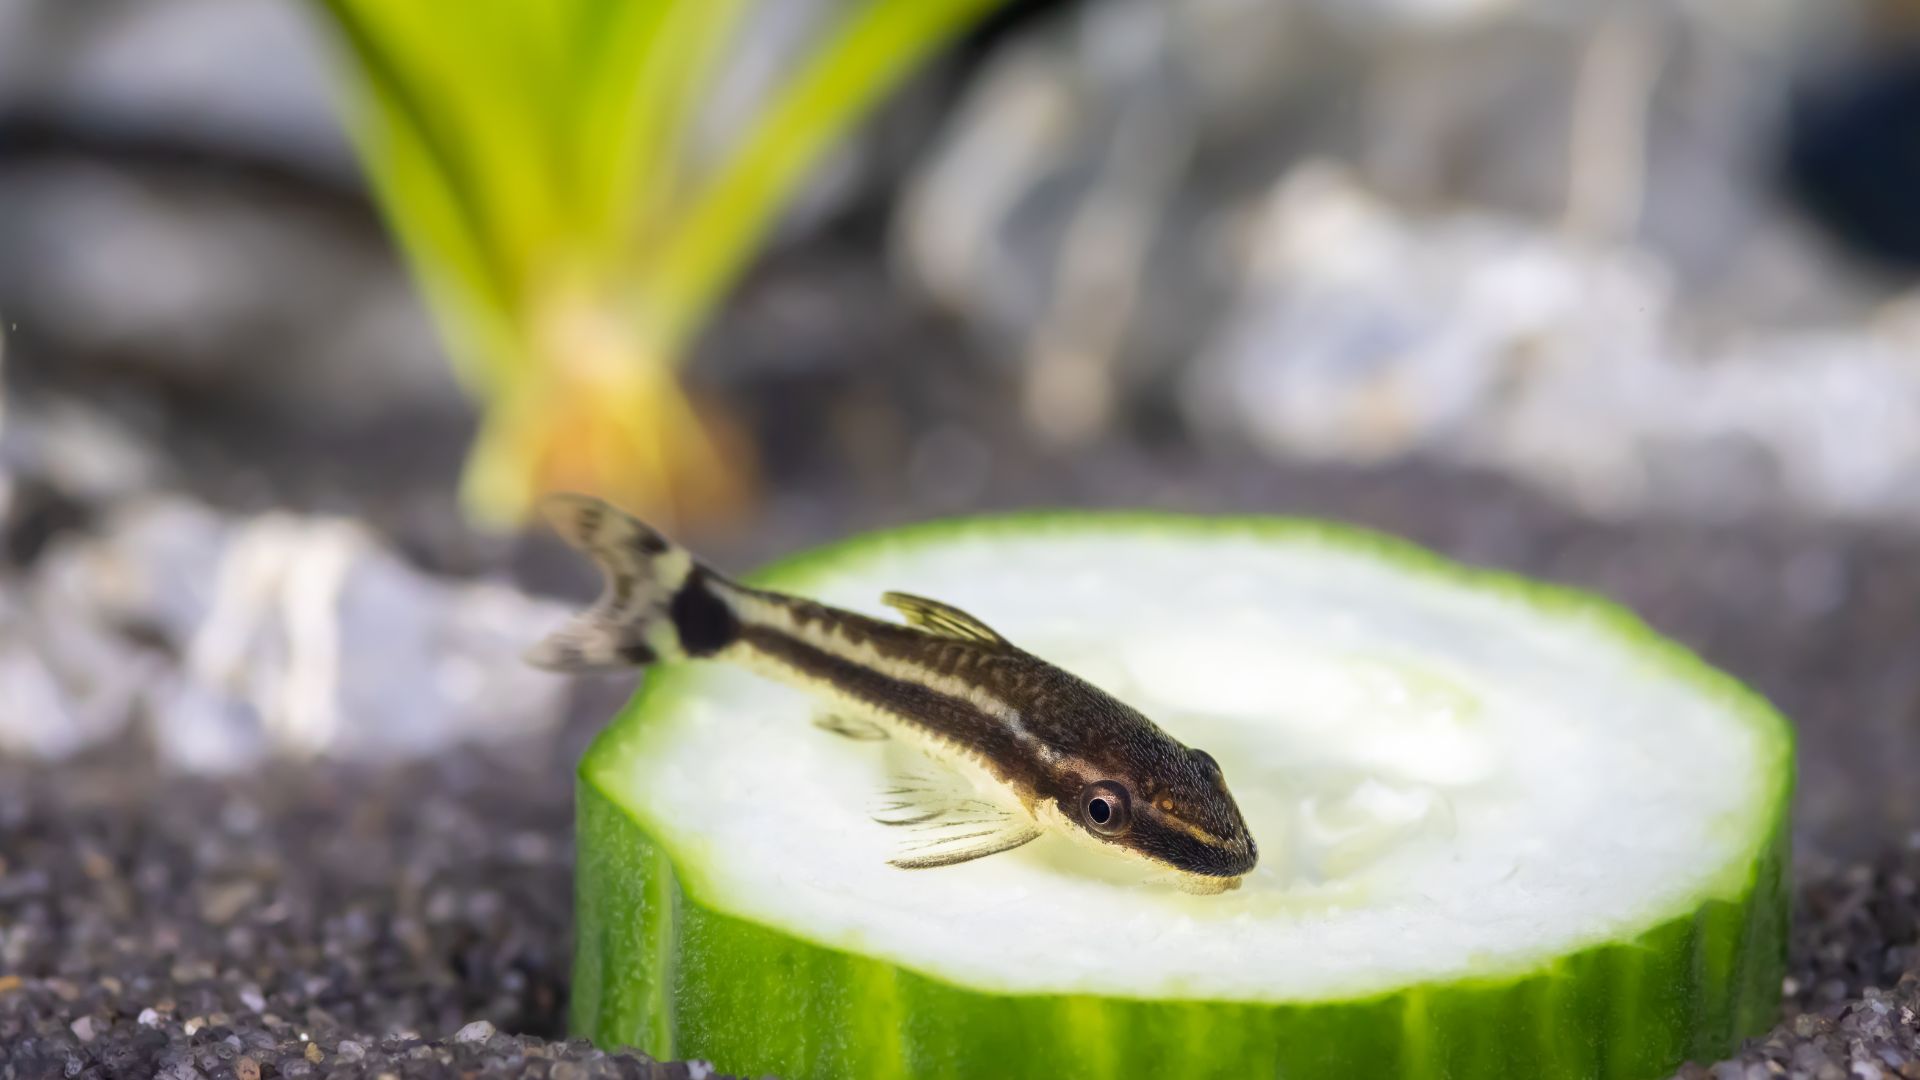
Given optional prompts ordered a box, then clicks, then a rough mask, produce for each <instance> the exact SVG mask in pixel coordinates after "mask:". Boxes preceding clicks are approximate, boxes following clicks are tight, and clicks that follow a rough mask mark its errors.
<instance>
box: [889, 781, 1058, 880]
mask: <svg viewBox="0 0 1920 1080" xmlns="http://www.w3.org/2000/svg"><path fill="white" fill-rule="evenodd" d="M873 820H875V821H877V822H879V823H880V824H882V825H889V826H895V827H898V828H900V829H902V830H904V831H905V832H906V839H905V841H904V842H903V843H902V844H901V846H900V854H899V855H897V856H896V857H894V858H891V859H888V860H887V862H888V864H889V865H892V866H897V867H899V868H900V869H902V870H926V869H931V868H933V867H936V866H952V865H954V864H955V863H963V862H970V861H972V860H974V859H981V858H985V857H986V856H988V855H997V854H999V853H1000V852H1002V851H1011V850H1013V849H1014V848H1017V847H1019V846H1020V845H1022V844H1025V843H1028V842H1030V841H1032V840H1034V839H1036V838H1038V837H1039V835H1040V828H1039V826H1037V825H1035V824H1034V823H1033V822H1032V821H1031V820H1029V819H1027V818H1026V817H1025V816H1024V815H1022V814H1020V813H1018V812H1016V811H1013V810H1011V809H1008V808H1007V807H1005V806H1002V805H1000V804H998V803H995V802H993V801H992V800H990V799H984V798H980V797H979V796H978V795H976V794H970V793H968V792H967V791H966V790H965V789H963V788H961V787H959V786H958V785H956V784H955V783H953V782H952V781H951V780H949V779H948V778H946V777H940V776H928V775H925V774H909V775H904V776H901V777H899V778H898V780H897V782H896V783H895V785H894V786H893V787H891V788H888V789H887V791H886V792H885V799H884V800H883V801H882V802H881V803H880V805H879V806H878V807H876V808H875V810H874V812H873Z"/></svg>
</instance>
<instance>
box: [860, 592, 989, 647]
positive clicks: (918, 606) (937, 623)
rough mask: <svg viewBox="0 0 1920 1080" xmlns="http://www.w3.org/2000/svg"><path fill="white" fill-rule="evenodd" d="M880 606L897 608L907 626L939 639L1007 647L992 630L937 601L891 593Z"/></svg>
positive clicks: (883, 599) (956, 609) (882, 599)
mask: <svg viewBox="0 0 1920 1080" xmlns="http://www.w3.org/2000/svg"><path fill="white" fill-rule="evenodd" d="M880 602H881V603H883V604H885V605H887V606H888V607H891V608H898V609H899V611H900V614H902V615H905V616H906V617H907V621H908V622H910V623H912V624H913V625H915V626H917V627H919V628H920V629H922V630H926V631H930V632H932V633H935V634H939V635H940V636H941V637H950V638H959V639H961V640H963V641H981V642H985V643H987V644H989V645H1005V644H1007V639H1006V638H1003V637H1001V636H1000V635H999V634H996V633H994V631H993V627H991V626H988V625H987V624H986V623H983V622H981V621H980V620H979V619H976V618H974V617H973V616H971V615H969V614H967V613H966V612H964V611H961V610H960V609H959V608H957V607H954V606H953V605H952V604H943V603H941V602H940V601H938V600H929V599H927V598H926V597H924V596H914V595H912V594H911V593H902V592H890V593H888V594H886V595H885V596H882V597H881V598H880Z"/></svg>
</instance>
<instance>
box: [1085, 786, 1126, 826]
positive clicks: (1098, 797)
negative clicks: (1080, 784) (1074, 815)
mask: <svg viewBox="0 0 1920 1080" xmlns="http://www.w3.org/2000/svg"><path fill="white" fill-rule="evenodd" d="M1080 816H1081V818H1082V819H1083V820H1084V821H1085V822H1086V823H1087V828H1089V829H1091V830H1093V831H1094V832H1097V833H1099V834H1100V835H1101V836H1120V835H1122V834H1124V833H1125V832H1126V831H1127V830H1128V829H1130V828H1132V827H1133V806H1132V802H1131V800H1130V799H1129V798H1128V797H1127V789H1126V788H1124V787H1122V786H1120V785H1119V784H1117V783H1115V782H1114V781H1112V780H1095V781H1094V782H1093V783H1091V784H1088V785H1087V786H1086V787H1084V788H1081V789H1080Z"/></svg>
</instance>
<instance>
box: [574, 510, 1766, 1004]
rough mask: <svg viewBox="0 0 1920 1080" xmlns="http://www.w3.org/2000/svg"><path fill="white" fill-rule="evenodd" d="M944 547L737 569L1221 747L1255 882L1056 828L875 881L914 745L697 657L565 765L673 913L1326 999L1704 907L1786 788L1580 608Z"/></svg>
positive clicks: (1262, 566)
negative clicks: (894, 603)
mask: <svg viewBox="0 0 1920 1080" xmlns="http://www.w3.org/2000/svg"><path fill="white" fill-rule="evenodd" d="M1076 521H1078V522H1081V524H1074V522H1076ZM972 528H973V529H975V530H976V531H975V532H961V533H957V534H951V535H945V536H942V537H941V538H940V539H939V541H938V542H920V541H919V540H918V539H915V538H911V537H910V538H907V539H895V540H889V541H884V542H882V543H880V544H877V545H871V546H867V547H863V548H857V549H855V550H840V551H836V552H830V553H828V554H827V555H826V556H824V557H821V558H815V559H812V560H810V561H808V562H806V563H803V564H800V565H796V566H792V567H788V568H786V569H784V570H780V569H777V570H776V571H774V572H773V573H772V574H771V575H770V576H768V577H766V578H764V579H763V580H764V582H765V583H766V584H768V585H770V586H775V587H778V588H781V589H783V590H788V591H795V592H801V593H804V594H806V595H809V596H813V597H816V598H818V599H821V600H823V601H825V602H827V603H831V604H836V605H840V606H845V607H848V608H852V609H855V610H860V611H866V612H869V613H872V614H875V615H884V614H885V609H884V608H882V607H880V606H879V602H878V598H879V596H880V594H881V593H883V592H884V591H886V590H889V589H901V590H906V591H910V592H915V593H919V594H922V595H926V596H931V597H936V598H939V599H941V600H944V601H947V602H950V603H953V604H955V605H957V606H959V607H961V608H964V609H966V610H967V611H969V612H972V613H973V614H975V615H977V616H979V617H980V618H981V619H982V620H984V621H986V622H987V623H988V624H990V625H992V626H993V627H994V628H995V629H996V630H998V631H999V632H1000V633H1002V634H1003V635H1005V636H1006V637H1007V638H1009V639H1010V640H1011V641H1013V642H1014V643H1015V644H1016V645H1019V646H1021V647H1023V648H1026V649H1028V650H1029V651H1031V652H1034V653H1036V654H1037V655H1039V656H1041V657H1043V658H1044V659H1047V660H1049V661H1051V662H1053V663H1056V664H1058V665H1060V666H1061V667H1063V668H1065V669H1067V670H1069V671H1072V672H1074V673H1075V674H1077V675H1079V676H1081V677H1082V678H1085V679H1087V680H1088V681H1090V682H1092V683H1094V684H1095V685H1097V686H1099V687H1100V688H1102V689H1104V690H1106V691H1108V692H1109V693H1111V694H1113V695H1115V696H1117V697H1119V698H1121V699H1122V700H1124V701H1126V702H1128V703H1129V704H1131V705H1133V706H1135V707H1136V708H1139V709H1140V710H1142V711H1143V712H1145V713H1146V714H1147V715H1148V716H1149V717H1151V718H1152V719H1153V720H1155V722H1157V723H1158V724H1160V726H1161V727H1163V728H1164V729H1166V730H1167V731H1168V732H1169V733H1170V734H1171V735H1173V736H1174V737H1175V738H1177V739H1179V740H1181V741H1182V742H1184V743H1186V744H1188V745H1189V746H1195V747H1199V748H1201V749H1204V750H1206V751H1208V752H1209V753H1211V754H1212V755H1213V756H1214V757H1215V758H1217V759H1218V760H1219V762H1220V763H1221V765H1222V768H1223V770H1224V773H1225V778H1226V782H1227V785H1228V787H1229V789H1230V790H1231V792H1232V793H1233V795H1234V797H1235V799H1236V800H1237V801H1238V803H1239V805H1240V808H1241V810H1242V811H1243V813H1244V815H1245V817H1246V820H1247V822H1248V824H1249V826H1250V828H1251V830H1252V832H1253V835H1254V837H1255V839H1256V841H1257V842H1258V844H1259V847H1260V852H1261V858H1260V862H1259V865H1258V866H1257V867H1256V869H1255V870H1254V871H1253V873H1251V874H1250V875H1248V876H1247V877H1246V879H1245V880H1244V882H1243V883H1242V885H1241V887H1240V888H1238V889H1236V890H1233V891H1230V892H1227V893H1223V894H1219V895H1211V896H1206V895H1199V896H1196V895H1191V894H1188V893H1185V892H1182V891H1180V890H1179V889H1177V888H1175V887H1173V886H1172V885H1171V884H1169V883H1167V882H1165V881H1164V880H1162V879H1163V877H1164V875H1161V874H1160V873H1158V871H1157V870H1156V868H1155V867H1153V866H1151V865H1149V864H1145V863H1142V862H1139V861H1135V860H1129V859H1123V858H1116V857H1112V856H1109V855H1107V854H1104V853H1102V852H1101V851H1098V850H1095V849H1094V848H1093V847H1092V846H1091V845H1089V844H1086V843H1083V842H1075V841H1074V840H1072V839H1070V838H1068V837H1066V836H1064V835H1060V834H1057V833H1052V832H1050V833H1049V834H1047V835H1045V836H1043V837H1042V838H1041V839H1040V840H1038V841H1036V842H1034V843H1032V844H1029V845H1027V846H1025V847H1022V848H1019V849H1017V850H1014V851H1011V852H1005V853H1002V854H999V855H994V856H990V857H987V858H984V859H980V860H977V861H975V862H971V863H964V864H961V865H957V866H951V867H943V868H938V869H930V870H901V869H898V868H895V867H893V866H890V865H888V862H887V860H888V859H889V858H891V857H893V855H895V854H896V853H897V852H898V850H899V845H900V844H901V843H902V841H903V836H902V830H901V829H900V828H899V827H897V826H888V825H883V824H880V823H878V822H876V821H875V820H873V817H872V814H873V812H874V808H875V806H876V804H877V803H879V802H880V801H881V800H882V799H883V797H884V794H883V793H884V792H885V791H887V789H889V788H890V787H892V786H893V785H894V784H896V783H897V782H898V781H897V777H898V776H900V775H901V774H902V773H903V772H909V771H919V772H922V773H924V772H925V771H926V770H927V769H928V768H929V763H928V762H927V761H926V759H925V758H924V757H922V756H921V755H920V753H919V752H918V751H916V750H913V749H911V748H908V747H904V746H902V745H900V744H899V743H898V742H895V741H887V742H873V741H857V740H850V739H844V738H838V737H835V736H834V735H832V734H830V733H828V732H826V731H823V730H821V729H820V728H819V727H818V726H816V725H815V724H814V723H813V721H814V720H815V719H816V718H817V713H818V709H819V704H818V702H817V701H816V700H815V699H812V698H809V697H807V696H806V695H804V694H801V693H799V692H796V691H792V690H788V689H785V688H782V687H778V686H775V685H773V684H771V683H768V682H765V681H763V680H760V679H757V678H755V677H753V676H751V675H747V674H742V673H738V672H736V671H734V670H732V669H729V668H723V667H720V666H718V665H715V666H712V667H709V668H701V669H697V670H685V671H673V672H668V673H664V674H663V676H661V677H660V678H659V683H658V685H657V686H655V687H653V688H652V690H651V691H650V692H649V693H648V694H647V695H646V697H645V700H644V701H643V702H642V703H641V704H640V705H639V706H638V707H637V709H636V710H634V711H632V712H630V714H629V715H628V716H627V717H625V718H623V720H622V721H621V722H620V723H619V724H618V725H616V727H615V728H614V729H613V730H612V731H611V732H609V734H608V735H607V736H606V737H605V738H603V740H602V742H601V744H600V745H599V746H598V747H597V748H596V750H595V751H594V752H593V753H592V754H590V755H589V758H588V760H587V762H586V765H585V773H586V776H587V779H588V781H589V782H590V783H592V784H594V785H595V786H597V787H598V788H599V789H600V790H601V791H602V792H604V793H606V794H608V795H609V796H610V797H611V798H613V799H614V800H615V801H616V802H618V803H620V804H622V805H623V806H625V808H626V809H627V810H628V811H629V812H630V813H632V814H633V815H634V817H635V819H636V820H637V821H639V822H640V823H641V824H642V826H643V827H644V828H645V829H646V830H647V831H648V832H649V834H650V835H652V836H653V837H655V838H656V839H657V840H658V841H659V842H660V843H661V844H662V846H663V847H664V848H665V849H666V851H667V853H668V855H669V856H670V857H671V859H672V860H673V864H674V868H675V872H676V874H677V875H678V877H679V879H680V883H681V885H682V887H683V888H685V889H687V890H688V892H689V893H690V894H691V895H693V896H694V897H696V898H697V899H698V900H699V901H700V902H701V903H703V904H706V905H709V906H711V907H713V908H715V909H716V910H720V911H724V912H726V913H728V914H732V915H736V916H739V917H742V918H745V919H748V920H751V921H753V922H757V923H761V924H764V925H767V926H770V927H773V928H775V929H777V930H782V931H786V932H790V933H795V934H799V935H802V936H804V937H806V938H807V939H809V940H812V941H815V942H819V943H822V944H827V945H832V946H836V947H840V948H844V949H846V950H848V951H850V952H854V953H858V954H862V955H870V956H874V957H877V958H881V959H885V960H887V961H890V962H893V963H898V964H901V965H903V966H905V967H908V968H911V969H915V970H919V971H922V972H925V973H930V974H935V975H937V976H939V977H941V978H943V979H946V980H950V981H953V982H957V983H959V984H961V985H965V986H970V987H977V988H983V989H992V990H999V991H1008V992H1033V993H1073V992H1091V993H1098V994H1101V995H1105V996H1114V997H1142V998H1145V997H1153V996H1155V995H1159V994H1165V993H1168V992H1171V991H1177V992H1178V993H1179V994H1180V995H1181V996H1186V997H1205V998H1213V999H1220V1000H1246V1001H1274V1002H1279V1001H1294V1000H1300V1001H1307V1000H1317V1001H1325V1000H1333V999H1339V998H1347V997H1361V996H1365V995H1369V994H1374V993H1379V992H1383V991H1387V990H1392V989H1394V988H1397V987H1403V986H1408V985H1413V984H1417V983H1423V982H1430V981H1439V980H1447V979H1454V978H1459V977H1462V976H1466V975H1472V976H1475V977H1480V976H1488V975H1500V974H1516V975H1517V974H1523V973H1526V972H1528V971H1531V970H1534V969H1536V968H1538V967H1540V966H1542V965H1544V964H1547V963H1550V962H1551V960H1552V958H1554V957H1556V956H1561V955H1565V954H1567V953H1569V952H1572V951H1576V950H1578V949H1580V948H1583V947H1585V946H1588V945H1592V944H1599V943H1604V942H1608V941H1618V940H1622V939H1624V938H1631V937H1632V936H1633V935H1634V934H1636V933H1638V932H1641V931H1643V930H1646V929H1648V928H1651V927H1654V926H1656V925H1659V924H1660V923H1662V922H1664V921H1666V920H1669V919H1672V918H1675V917H1677V916H1680V915H1683V914H1685V913H1686V912H1689V911H1691V910H1694V909H1695V908H1697V907H1698V906H1699V905H1700V904H1701V903H1703V902H1705V901H1709V900H1713V899H1719V898H1730V897H1732V896H1734V895H1735V894H1737V893H1738V892H1739V890H1740V889H1742V888H1744V887H1746V885H1747V874H1748V871H1749V868H1750V866H1751V862H1752V859H1753V858H1754V856H1755V853H1756V851H1758V850H1759V849H1760V848H1761V846H1762V845H1764V844H1765V843H1766V842H1767V841H1768V839H1769V837H1770V835H1771V830H1772V828H1773V826H1774V823H1775V822H1776V821H1777V820H1778V817H1779V814H1780V812H1781V805H1782V800H1784V799H1785V798H1786V791H1785V789H1784V782H1783V779H1782V777H1783V776H1784V775H1785V772H1784V770H1783V768H1782V755H1784V754H1785V753H1786V752H1787V751H1786V748H1787V741H1786V738H1785V736H1784V734H1783V732H1781V731H1780V730H1779V729H1778V728H1777V727H1776V724H1777V721H1776V720H1775V719H1774V718H1773V717H1772V714H1771V713H1769V712H1768V711H1767V710H1765V708H1764V707H1762V706H1760V705H1759V704H1758V702H1757V700H1756V699H1753V698H1751V697H1750V696H1749V695H1747V694H1745V693H1744V692H1743V691H1740V690H1739V689H1738V688H1737V687H1735V686H1734V685H1733V684H1732V683H1730V682H1728V681H1726V680H1722V679H1720V678H1719V677H1718V676H1714V675H1712V674H1710V673H1709V672H1707V671H1706V670H1705V669H1704V668H1701V667H1699V666H1698V665H1695V664H1694V663H1692V662H1691V661H1690V660H1689V659H1688V658H1686V657H1685V656H1684V654H1681V653H1680V652H1679V651H1678V650H1677V649H1673V648H1671V647H1668V646H1665V645H1663V644H1661V643H1660V642H1659V641H1658V640H1657V639H1655V638H1653V637H1652V636H1651V634H1650V633H1648V632H1646V631H1645V630H1644V629H1642V628H1640V627H1639V626H1638V624H1637V623H1634V622H1632V621H1631V620H1629V619H1626V618H1625V617H1624V616H1621V615H1620V614H1618V613H1617V612H1615V611H1614V610H1613V609H1611V608H1608V607H1605V606H1603V605H1599V604H1596V603H1592V602H1589V601H1586V600H1584V599H1573V598H1568V597H1566V596H1563V595H1562V594H1558V593H1552V592H1546V593H1542V592H1539V591H1535V590H1530V589H1528V588H1522V587H1519V586H1515V585H1509V584H1507V583H1506V582H1505V580H1504V579H1495V578H1492V577H1483V576H1480V575H1472V574H1468V573H1467V572H1464V571H1459V570H1457V569H1455V568H1451V567H1449V566H1447V564H1442V563H1439V562H1437V561H1430V560H1429V559H1428V558H1427V557H1425V556H1422V555H1419V554H1418V553H1412V552H1409V551H1407V550H1403V549H1401V548H1400V547H1398V546H1396V545H1385V544H1378V543H1376V542H1374V541H1372V540H1371V539H1368V538H1360V539H1358V540H1356V539H1355V538H1354V537H1351V536H1348V535H1347V534H1345V533H1333V534H1328V533H1323V532H1320V531H1318V530H1315V529H1313V528H1308V527H1298V528H1296V527H1291V526H1286V525H1278V526H1276V525H1272V524H1267V525H1260V526H1254V525H1248V526H1246V527H1245V528H1241V529H1237V528H1225V529H1221V528H1220V527H1218V526H1215V525H1210V526H1208V530H1212V531H1204V530H1193V529H1187V528H1184V527H1181V526H1180V525H1178V524H1177V523H1176V524H1174V525H1170V526H1157V527H1149V526H1138V527H1115V526H1114V525H1113V524H1112V523H1102V524H1099V525H1092V524H1086V523H1085V519H1074V518H1067V519H1062V520H1061V522H1060V523H1058V524H1056V525H1055V526H1050V527H1048V528H1039V529H1036V528H1034V527H1033V526H1031V525H1027V526H1023V527H1022V531H1021V532H1020V533H1019V534H1018V535H998V536H997V535H994V527H993V526H992V525H986V526H974V527H972ZM928 535H934V534H931V533H930V534H928ZM1090 912H1092V913H1097V917H1093V918H1089V917H1088V913H1090Z"/></svg>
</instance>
